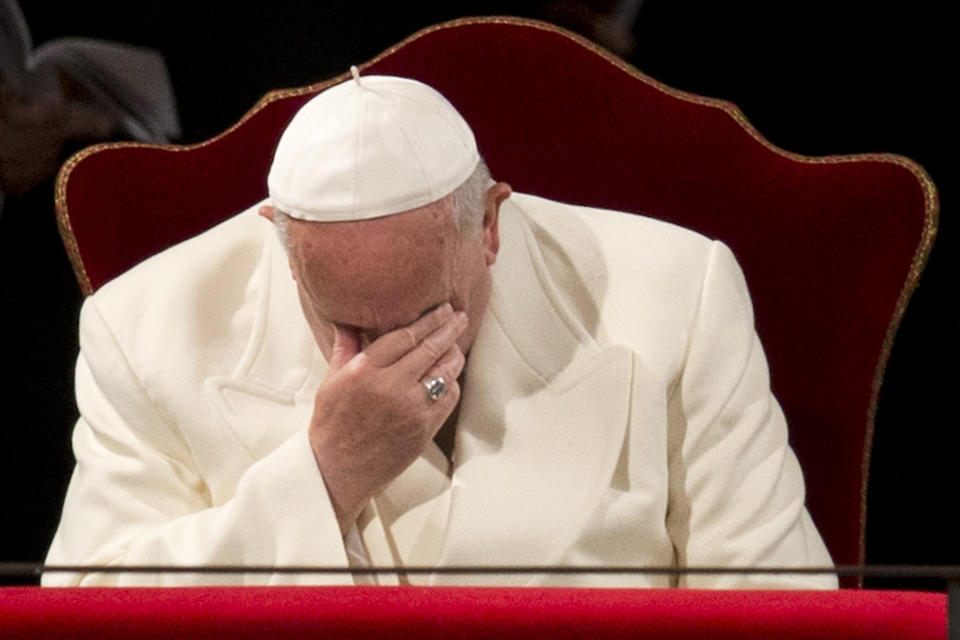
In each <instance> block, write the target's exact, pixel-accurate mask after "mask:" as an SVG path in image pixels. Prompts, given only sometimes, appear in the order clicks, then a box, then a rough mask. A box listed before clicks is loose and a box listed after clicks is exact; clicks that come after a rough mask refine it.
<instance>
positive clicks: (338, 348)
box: [329, 325, 360, 373]
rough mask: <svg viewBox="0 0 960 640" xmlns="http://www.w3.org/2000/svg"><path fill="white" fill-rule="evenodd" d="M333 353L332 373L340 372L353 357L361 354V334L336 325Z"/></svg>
mask: <svg viewBox="0 0 960 640" xmlns="http://www.w3.org/2000/svg"><path fill="white" fill-rule="evenodd" d="M333 330H334V335H333V353H332V354H330V368H329V371H330V373H336V372H337V371H340V369H342V368H343V367H344V366H345V365H346V364H347V363H348V362H350V360H351V359H352V358H353V356H355V355H357V354H358V353H360V334H358V333H357V332H356V331H351V330H350V329H344V328H342V327H338V326H336V325H334V328H333Z"/></svg>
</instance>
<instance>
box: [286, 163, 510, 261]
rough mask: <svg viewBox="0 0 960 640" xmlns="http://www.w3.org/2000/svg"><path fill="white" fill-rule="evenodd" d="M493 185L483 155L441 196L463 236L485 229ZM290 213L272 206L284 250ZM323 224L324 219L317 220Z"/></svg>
mask: <svg viewBox="0 0 960 640" xmlns="http://www.w3.org/2000/svg"><path fill="white" fill-rule="evenodd" d="M492 185H493V178H492V177H491V176H490V169H488V168H487V163H486V162H484V161H483V158H480V161H479V162H478V163H477V167H476V168H475V169H474V170H473V173H471V174H470V177H469V178H467V179H466V180H464V181H463V184H461V185H460V186H459V187H457V188H456V189H454V190H453V191H452V192H451V193H450V195H448V196H445V197H444V198H442V199H441V202H443V201H447V202H449V203H450V214H451V215H452V216H453V221H454V222H455V223H456V224H457V228H458V229H459V230H460V233H461V234H463V235H464V236H473V235H477V234H479V233H480V231H481V230H482V229H483V210H484V209H483V201H484V196H485V195H486V193H487V189H489V188H490V187H491V186H492ZM290 220H291V216H289V215H288V214H286V213H284V212H283V211H280V210H279V209H277V208H276V207H274V209H273V226H274V228H275V229H276V231H277V237H278V238H280V244H281V245H283V248H284V250H286V251H289V249H290V244H289V235H288V234H287V227H288V225H289V224H290ZM317 224H323V223H317Z"/></svg>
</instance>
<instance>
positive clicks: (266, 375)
mask: <svg viewBox="0 0 960 640" xmlns="http://www.w3.org/2000/svg"><path fill="white" fill-rule="evenodd" d="M264 224H265V225H266V224H267V223H264ZM265 234H266V237H265V238H264V251H263V256H262V258H261V262H260V265H259V266H258V268H257V270H256V272H255V276H254V277H253V278H252V279H251V282H250V285H249V288H248V293H247V295H248V298H249V299H248V301H247V304H248V305H251V306H252V307H253V309H254V312H253V320H252V323H251V328H250V335H249V339H248V341H247V344H246V347H245V349H244V352H243V355H242V357H241V359H240V361H239V362H238V363H237V365H236V366H235V367H234V369H233V371H231V372H229V373H228V374H227V375H219V376H211V377H210V378H208V379H207V380H206V382H205V384H204V391H205V392H206V395H207V398H208V400H209V401H210V402H211V403H212V404H213V406H214V407H215V408H216V409H217V411H218V412H219V414H220V415H221V417H222V418H223V420H224V422H225V423H226V425H227V427H228V430H229V432H230V434H231V435H232V436H233V437H234V438H236V439H237V440H238V441H239V442H240V443H241V444H242V445H243V448H244V449H246V451H247V452H248V453H249V455H250V457H251V458H252V460H258V459H259V458H261V457H263V456H264V455H266V454H267V453H269V452H270V451H273V450H274V449H275V448H276V447H277V446H279V445H280V444H281V443H282V442H284V441H285V440H287V439H288V438H289V437H290V436H292V435H293V434H294V433H295V432H296V431H298V430H300V429H303V428H306V425H307V424H308V423H309V420H310V415H311V411H312V407H313V403H312V399H313V391H314V390H315V388H316V386H317V385H318V384H319V382H320V380H321V379H322V377H323V375H324V373H325V371H326V362H325V361H324V359H323V356H322V355H321V354H320V350H319V349H318V348H317V346H316V344H315V342H314V340H313V336H312V334H311V332H310V329H309V326H308V325H307V323H306V320H305V319H304V317H303V314H302V313H301V311H300V304H299V301H298V299H297V292H296V285H295V283H294V282H293V279H292V278H291V277H290V271H289V267H288V266H287V259H286V255H285V253H284V251H283V248H282V247H281V246H280V244H279V242H278V241H277V240H276V237H275V235H274V232H273V230H272V229H270V228H266V229H265ZM239 466H240V468H246V466H249V461H246V462H242V461H241V462H240V463H239Z"/></svg>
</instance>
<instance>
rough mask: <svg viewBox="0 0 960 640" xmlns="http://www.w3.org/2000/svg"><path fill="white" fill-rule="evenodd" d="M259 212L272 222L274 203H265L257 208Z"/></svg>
mask: <svg viewBox="0 0 960 640" xmlns="http://www.w3.org/2000/svg"><path fill="white" fill-rule="evenodd" d="M257 213H259V214H260V215H261V216H263V217H264V218H266V219H267V220H269V221H270V222H273V205H269V204H265V205H263V206H262V207H260V208H259V209H257Z"/></svg>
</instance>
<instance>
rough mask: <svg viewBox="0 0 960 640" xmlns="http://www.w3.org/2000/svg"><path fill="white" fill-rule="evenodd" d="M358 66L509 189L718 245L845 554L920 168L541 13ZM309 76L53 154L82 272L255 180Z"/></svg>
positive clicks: (855, 523) (211, 211)
mask: <svg viewBox="0 0 960 640" xmlns="http://www.w3.org/2000/svg"><path fill="white" fill-rule="evenodd" d="M545 61H549V63H550V64H549V65H545ZM363 73H367V74H371V73H385V74H398V75H405V76H410V77H414V78H418V79H421V80H423V81H425V82H428V83H429V84H432V85H433V86H435V87H436V88H438V89H439V90H440V91H441V92H443V93H444V94H445V95H447V96H448V97H449V98H450V100H451V101H452V102H453V103H454V104H455V105H456V106H457V108H458V109H460V110H461V111H462V113H463V114H464V116H465V117H466V119H467V120H468V121H469V122H470V123H471V125H472V126H473V128H474V130H475V132H476V135H477V139H478V141H479V144H480V148H481V152H482V153H483V154H484V155H485V156H486V158H487V160H488V164H489V165H490V167H491V169H492V171H493V173H494V175H495V176H496V177H499V178H500V179H504V180H506V181H508V182H510V183H511V184H512V185H513V186H514V188H515V189H516V190H518V191H524V192H529V193H535V194H538V195H543V196H547V197H551V198H555V199H558V200H564V201H568V202H574V203H579V204H587V205H595V206H603V207H611V208H615V209H621V210H626V211H635V212H643V213H646V214H648V215H651V216H654V217H657V218H661V219H664V220H669V221H672V222H676V223H678V224H681V225H683V226H687V227H691V228H693V229H697V230H699V231H701V232H703V233H705V234H707V235H709V236H712V237H716V238H719V239H722V240H723V241H725V242H726V243H727V244H729V245H730V246H731V247H732V248H733V250H734V252H735V253H736V254H737V256H738V258H739V259H740V261H741V264H742V265H743V267H744V271H745V272H746V276H747V281H748V283H749V285H750V288H751V292H752V294H753V299H754V303H755V308H756V318H757V324H758V329H759V332H760V335H761V338H762V340H763V342H764V345H765V347H766V350H767V354H768V358H769V360H770V365H771V371H772V384H773V388H774V391H775V393H776V394H777V397H778V398H779V399H780V401H781V404H782V405H783V408H784V410H785V412H786V414H787V417H788V421H789V424H790V430H791V431H790V433H791V440H792V442H793V445H794V447H795V449H796V450H797V453H798V455H799V456H800V459H801V463H802V465H803V468H804V471H805V475H806V478H807V482H808V504H809V506H810V510H811V512H812V513H813V515H814V519H815V520H816V522H817V524H818V526H819V527H820V529H821V531H822V533H823V535H824V538H825V540H826V542H827V545H828V547H829V548H830V551H831V553H832V554H833V557H834V560H835V561H836V562H838V563H842V564H855V563H858V562H859V561H861V560H862V532H863V517H864V509H865V493H866V490H865V486H866V485H865V483H866V473H865V469H866V468H867V467H866V465H867V462H868V456H869V443H870V441H871V438H872V425H873V413H874V411H875V409H876V396H877V392H878V389H879V384H880V380H881V376H882V371H883V367H884V365H885V363H886V358H887V354H888V353H889V346H890V341H891V340H892V339H893V333H894V331H895V328H896V325H897V323H898V322H899V318H900V317H901V315H902V312H903V308H904V306H905V304H906V300H907V298H908V296H909V293H910V291H911V290H912V288H913V287H914V286H915V284H916V281H917V279H918V277H919V272H920V270H921V269H922V265H923V262H924V261H925V259H926V255H927V253H928V251H929V247H930V244H931V243H932V239H933V235H934V232H935V213H936V195H935V191H934V189H933V186H932V184H931V183H930V182H929V179H928V178H927V177H926V175H925V174H924V173H923V171H922V170H921V169H920V168H919V167H917V166H916V165H914V164H912V163H910V162H909V161H907V160H905V159H903V158H898V157H894V156H886V155H873V156H859V157H830V158H806V157H801V156H796V155H792V154H789V153H787V152H784V151H782V150H780V149H777V148H776V147H773V146H772V145H771V144H770V143H768V142H766V141H765V140H764V139H763V138H762V137H761V136H760V135H759V134H757V133H756V132H755V131H754V130H753V129H752V127H751V126H750V125H749V123H747V122H746V121H745V119H744V118H743V116H742V114H740V112H739V111H737V110H736V109H735V108H734V107H733V106H732V105H728V104H725V103H721V102H718V101H714V100H709V99H704V98H698V97H696V96H691V95H687V94H682V93H680V92H677V91H673V90H670V89H667V88H665V87H663V86H661V85H659V84H657V83H656V82H655V81H652V80H650V79H649V78H646V77H645V76H642V75H641V74H640V73H639V72H637V71H636V70H635V69H633V68H631V67H629V66H627V65H626V64H625V63H623V62H622V61H620V60H618V59H615V58H613V57H612V56H610V55H608V54H605V53H602V52H600V51H599V50H597V49H596V48H595V47H593V45H590V44H589V43H587V42H586V41H584V40H582V39H580V38H578V37H576V36H572V35H570V34H568V33H566V32H563V31H560V30H557V29H554V28H551V27H548V26H546V25H543V24H542V23H535V22H530V21H518V20H502V19H501V20H498V19H488V20H479V21H478V20H465V21H459V22H455V23H449V24H446V25H441V26H439V27H437V28H433V29H428V30H426V31H424V32H421V33H419V34H416V35H415V36H413V37H412V38H410V39H409V40H407V41H405V42H404V43H402V44H401V45H398V46H397V47H395V48H394V49H391V50H389V51H387V52H386V53H385V54H383V55H382V56H380V57H379V58H377V59H375V60H374V61H373V62H372V63H370V64H368V65H364V67H363ZM326 84H329V83H325V84H324V85H316V86H314V87H311V88H307V89H304V90H300V91H297V90H294V91H289V92H286V93H277V94H271V95H270V96H268V97H267V99H265V101H263V102H261V104H260V105H258V107H257V108H256V109H255V110H254V111H253V112H251V114H249V115H248V117H247V118H246V119H245V120H244V121H242V122H241V123H240V124H239V125H238V126H236V127H234V128H233V129H232V130H230V131H229V132H227V133H226V134H224V135H222V136H221V137H219V138H217V139H215V140H214V141H212V142H208V143H204V144H201V145H198V146H196V147H192V148H167V149H158V148H147V147H143V146H131V145H126V146H122V145H121V146H117V145H114V146H109V147H97V148H93V149H92V150H88V151H87V152H84V153H83V154H81V155H80V156H78V157H76V158H74V159H73V160H72V161H71V162H70V163H68V165H67V166H66V167H65V169H64V171H63V172H62V173H61V176H60V180H59V185H58V207H59V209H60V213H61V220H62V222H63V224H64V229H65V237H66V241H67V244H68V247H70V245H71V243H73V249H74V255H75V257H77V258H79V257H82V273H81V274H80V275H81V279H83V278H87V279H88V280H87V282H86V285H87V288H88V290H93V289H95V288H97V287H99V286H100V285H101V284H102V283H103V282H105V281H106V280H108V279H110V278H112V277H114V276H116V275H118V274H119V273H121V272H122V271H124V270H126V269H127V268H129V267H130V266H131V265H132V264H134V263H136V262H137V261H139V260H140V259H142V258H144V257H146V256H148V255H150V254H152V253H154V252H156V251H157V250H159V249H161V248H163V247H165V246H167V245H169V244H173V243H174V242H176V241H178V240H181V239H183V238H186V237H189V236H191V235H193V234H195V233H197V232H198V231H200V230H202V229H205V228H207V227H209V226H211V225H212V224H213V223H214V222H216V221H218V220H220V219H223V218H224V217H226V216H228V215H230V214H232V213H235V212H237V211H239V210H241V209H243V208H245V207H247V206H249V205H250V204H252V203H253V202H255V201H257V200H258V199H260V198H262V197H264V196H265V193H266V186H265V180H266V179H265V176H266V171H267V168H268V166H269V163H270V158H271V154H272V151H273V148H274V145H275V142H276V140H277V139H278V137H279V133H280V131H281V130H282V128H283V126H284V124H285V123H286V122H287V121H288V120H289V118H290V117H291V116H292V114H293V113H294V112H295V111H296V109H297V108H298V107H299V106H300V105H301V104H302V103H303V102H305V101H306V100H307V99H308V98H309V97H310V96H311V95H312V94H313V93H315V92H316V91H317V90H319V89H320V88H322V87H323V86H325V85H326Z"/></svg>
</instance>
